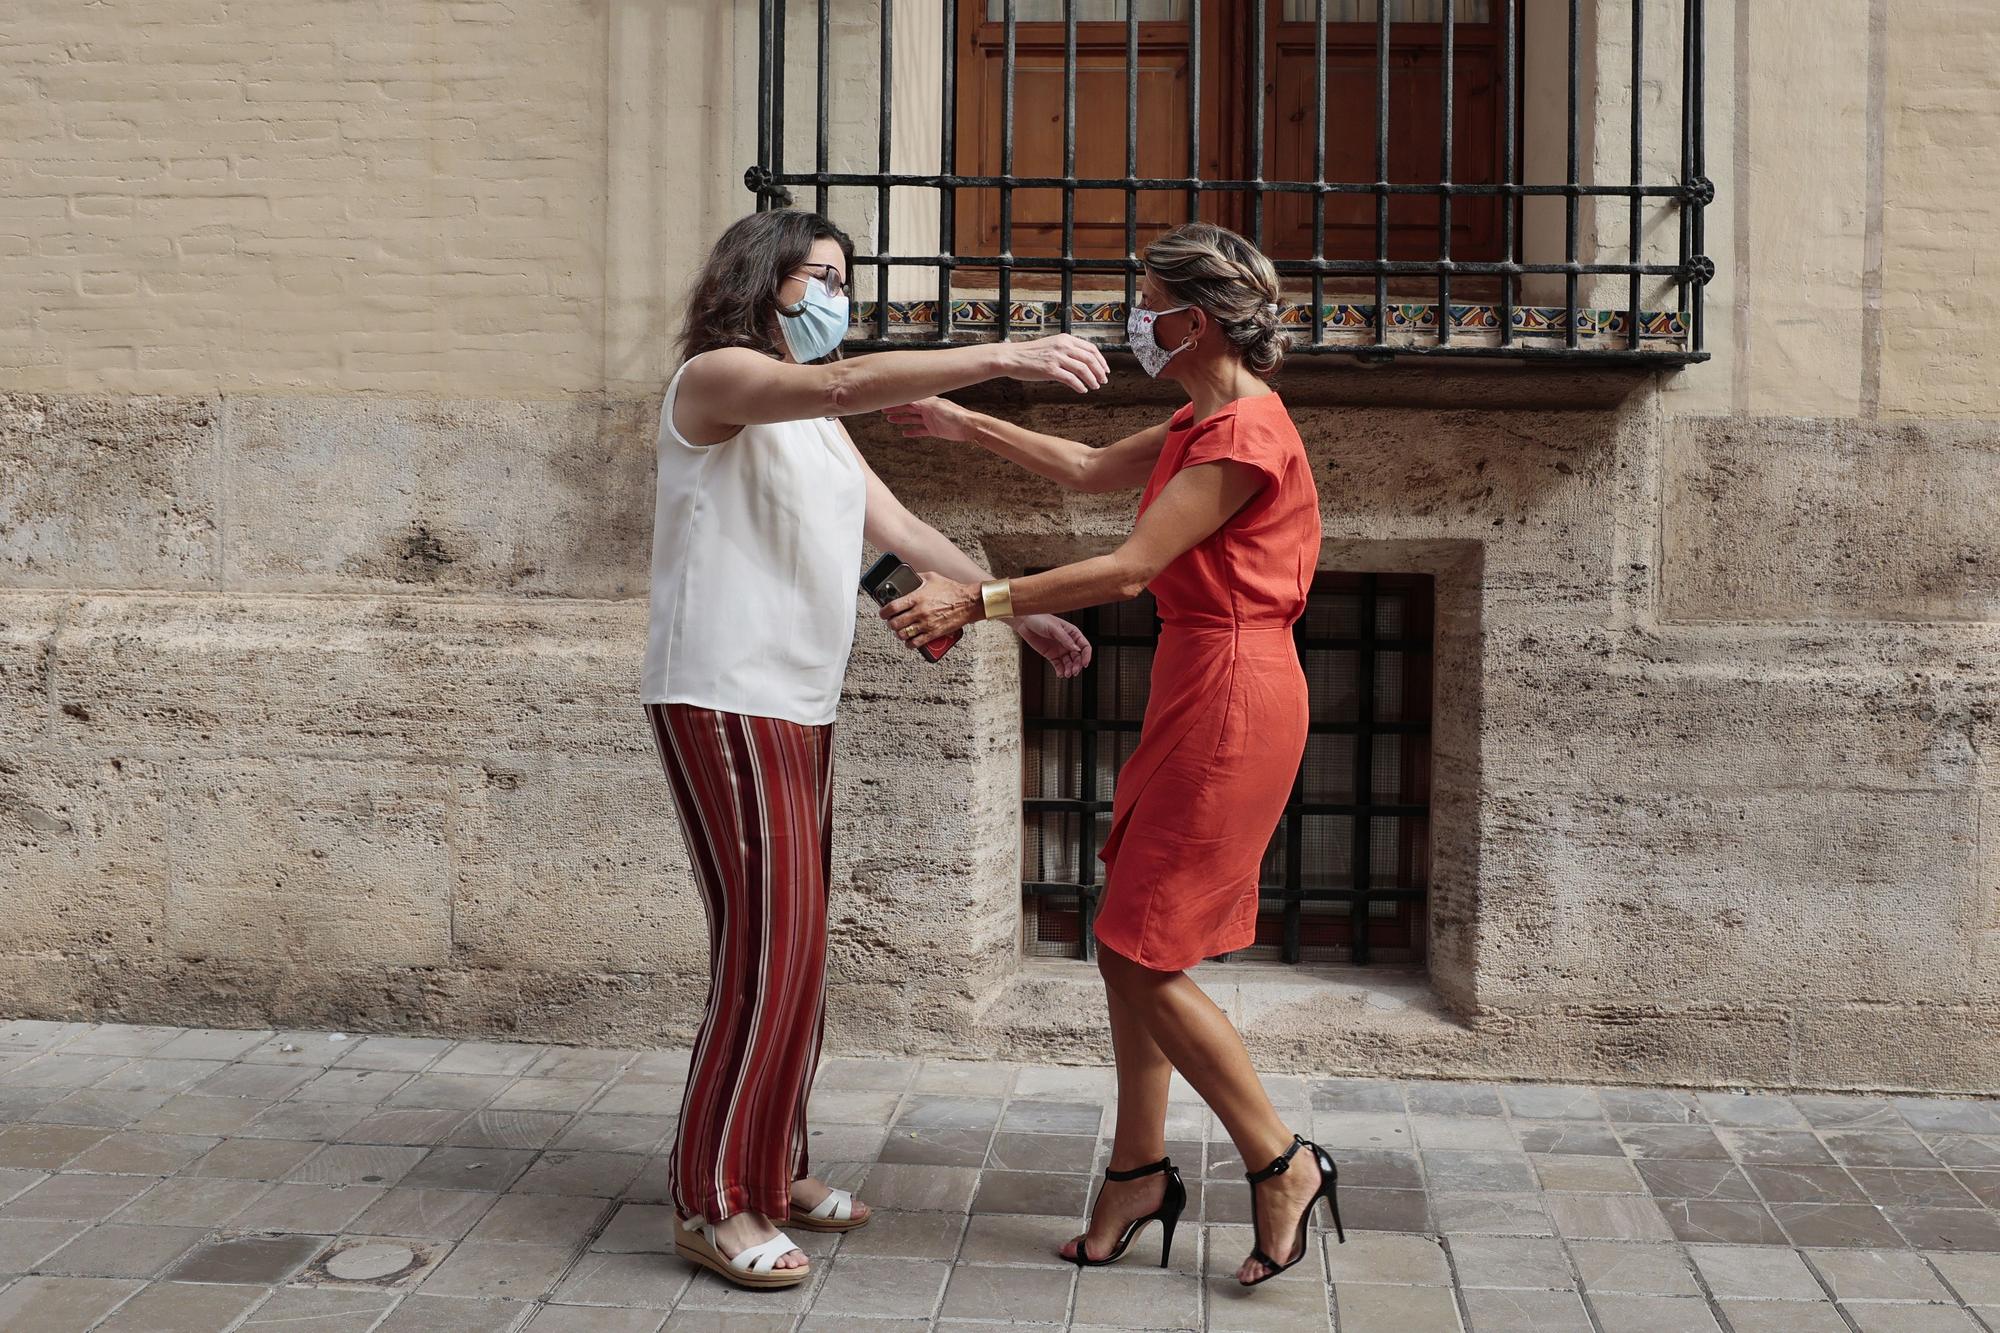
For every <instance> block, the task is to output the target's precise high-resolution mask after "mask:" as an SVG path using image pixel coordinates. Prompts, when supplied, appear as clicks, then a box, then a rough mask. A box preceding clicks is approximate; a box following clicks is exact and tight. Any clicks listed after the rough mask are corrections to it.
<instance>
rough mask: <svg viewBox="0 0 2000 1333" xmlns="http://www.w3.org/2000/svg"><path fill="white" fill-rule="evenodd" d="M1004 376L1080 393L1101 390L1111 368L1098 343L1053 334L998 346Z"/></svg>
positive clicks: (1068, 334) (1072, 336) (1069, 335)
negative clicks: (1044, 382)
mask: <svg viewBox="0 0 2000 1333" xmlns="http://www.w3.org/2000/svg"><path fill="white" fill-rule="evenodd" d="M994 350H995V351H996V352H997V353H999V356H1000V373H1001V374H1002V375H1005V376H1006V377H1007V378H1009V379H1016V380H1054V381H1056V382H1057V383H1058V384H1067V385H1069V387H1070V388H1072V389H1075V390H1076V391H1077V392H1078V393H1088V392H1089V391H1090V390H1092V389H1101V388H1103V387H1104V383H1105V381H1106V380H1109V379H1110V378H1111V367H1110V365H1109V364H1108V363H1107V362H1106V361H1105V359H1104V353H1103V352H1100V351H1099V350H1098V349H1097V344H1096V343H1092V342H1085V341H1084V340H1083V339H1081V338H1079V337H1077V336H1076V335H1075V334H1071V333H1053V334H1050V335H1049V336H1048V337H1046V338H1030V339H1028V340H1027V341H1026V342H1010V343H998V344H996V345H995V347H994Z"/></svg>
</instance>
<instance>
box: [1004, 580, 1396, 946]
mask: <svg viewBox="0 0 2000 1333" xmlns="http://www.w3.org/2000/svg"><path fill="white" fill-rule="evenodd" d="M1431 595H1432V588H1431V581H1430V579H1429V578H1428V577H1425V576H1421V575H1397V574H1321V575H1320V576H1319V577H1318V578H1316V579H1315V580H1314V583H1313V589H1312V594H1311V597H1310V599H1309V600H1308V603H1307V608H1306V614H1305V616H1304V618H1303V619H1301V620H1300V621H1299V623H1298V625H1297V627H1296V628H1295V629H1294V631H1293V633H1294V637H1295V640H1296V642H1297V644H1298V648H1299V659H1300V662H1301V665H1302V666H1303V667H1304V669H1305V673H1306V683H1307V689H1308V693H1309V696H1310V698H1311V707H1312V712H1311V723H1310V728H1309V731H1308V735H1307V741H1306V753H1305V757H1304V759H1303V761H1302V762H1301V763H1300V765H1299V772H1298V776H1297V777H1296V779H1295V780H1294V782H1293V787H1292V795H1291V799H1290V801H1289V802H1288V803H1287V805H1286V808H1285V815H1284V819H1283V820H1282V822H1281V823H1280V824H1279V826H1278V828H1277V831H1276V832H1275V833H1274V834H1273V835H1272V838H1271V843H1270V846H1269V848H1268V850H1267V851H1266V852H1265V855H1264V862H1263V868H1262V872H1261V875H1260V886H1261V887H1260V891H1259V898H1260V903H1259V912H1258V926H1257V941H1256V943H1255V944H1254V945H1252V946H1251V947H1250V948H1248V949H1244V950H1241V951H1239V952H1238V953H1237V954H1236V955H1233V956H1235V957H1238V958H1245V959H1272V960H1276V961H1281V962H1287V963H1298V962H1307V963H1332V962H1353V963H1368V962H1371V961H1376V962H1393V963H1419V962H1421V961H1422V960H1423V957H1424V940H1425V937H1426V931H1427V924H1426V917H1425V910H1424V908H1425V899H1426V889H1427V886H1428V884H1429V878H1430V733H1431V633H1432V630H1431V626H1432V614H1431ZM1072 618H1073V619H1075V620H1076V621H1077V623H1078V625H1079V627H1080V628H1081V629H1083V631H1084V632H1085V633H1086V634H1088V635H1089V636H1090V639H1091V642H1092V643H1093V644H1094V645H1095V646H1096V654H1095V657H1094V659H1093V661H1092V663H1091V665H1090V666H1089V667H1087V668H1085V670H1084V672H1083V673H1082V674H1081V675H1079V676H1077V677H1076V678H1074V679H1072V680H1068V681H1065V680H1061V679H1059V678H1058V677H1057V676H1056V675H1055V673H1054V672H1053V671H1052V670H1050V669H1049V668H1048V665H1047V663H1045V662H1043V661H1042V659H1041V658H1040V657H1038V656H1036V655H1035V654H1033V653H1032V652H1026V651H1025V650H1024V654H1023V659H1022V673H1021V679H1022V727H1023V771H1022V860H1021V864H1022V885H1021V889H1022V895H1023V908H1024V911H1023V918H1024V922H1025V933H1026V947H1027V952H1028V953H1029V954H1030V955H1033V956H1041V957H1057V958H1089V957H1091V956H1093V953H1094V946H1093V943H1092V939H1091V925H1092V919H1093V917H1094V914H1095V912H1096V907H1097V895H1098V892H1099V889H1100V887H1101V886H1100V882H1099V878H1098V871H1099V865H1098V861H1097V851H1098V849H1099V848H1100V847H1102V846H1103V844H1104V839H1105V836H1106V835H1107V834H1108V833H1109V831H1110V827H1111V807H1112V793H1113V790H1114V787H1115V784H1116V781H1117V775H1118V772H1119V770H1120V769H1121V768H1122V767H1123V766H1124V764H1125V761H1126V760H1127V759H1129V758H1130V757H1131V755H1132V751H1133V749H1134V748H1135V747H1136V745H1137V744H1138V739H1139V727H1140V722H1141V719H1142V718H1143V717H1144V715H1145V708H1146V695H1147V686H1148V682H1149V676H1150V674H1151V670H1152V658H1153V649H1154V645H1155V644H1156V643H1157V642H1158V639H1159V623H1158V620H1157V619H1156V617H1155V612H1154V608H1153V602H1152V599H1151V598H1150V597H1141V598H1139V599H1137V600H1136V601H1132V602H1125V603H1120V604H1117V605H1113V606H1107V607H1100V608H1096V609H1094V610H1091V611H1085V612H1081V613H1078V614H1077V615H1076V616H1074V617H1072Z"/></svg>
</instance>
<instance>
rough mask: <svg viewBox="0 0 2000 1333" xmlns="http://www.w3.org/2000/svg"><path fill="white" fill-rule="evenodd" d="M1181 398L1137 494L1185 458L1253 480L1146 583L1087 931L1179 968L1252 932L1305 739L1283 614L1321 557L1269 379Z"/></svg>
mask: <svg viewBox="0 0 2000 1333" xmlns="http://www.w3.org/2000/svg"><path fill="white" fill-rule="evenodd" d="M1193 416H1194V408H1193V405H1192V404H1190V405H1189V406H1187V407H1184V408H1182V409H1181V410H1180V411H1179V412H1177V413H1175V414H1174V417H1173V420H1172V421H1170V422H1169V423H1168V425H1167V442H1166V444H1165V446H1164V447H1163V448H1162V449H1161V450H1160V458H1159V461H1158V462H1157V463H1156V464H1155V465H1154V467H1153V475H1152V479H1151V480H1150V481H1148V482H1147V483H1146V491H1145V494H1144V496H1142V497H1141V499H1140V501H1139V512H1140V513H1141V514H1143V513H1145V512H1146V508H1147V507H1148V506H1149V505H1151V504H1152V503H1153V501H1154V500H1155V499H1156V498H1158V496H1159V494H1160V492H1161V490H1163V489H1164V488H1165V487H1166V484H1167V483H1168V482H1169V481H1171V480H1173V478H1174V475H1175V474H1176V473H1178V472H1180V471H1181V470H1182V469H1183V468H1189V467H1194V466H1197V465H1199V464H1202V463H1213V462H1218V461H1220V460H1223V459H1231V460H1234V461H1236V462H1238V463H1244V464H1248V465H1249V466H1251V467H1253V468H1255V469H1257V471H1258V472H1260V473H1262V474H1263V476H1264V486H1263V488H1262V489H1261V490H1259V491H1258V492H1257V494H1256V495H1255V496H1253V497H1251V499H1250V501H1249V503H1247V504H1246V505H1244V506H1243V508H1242V509H1240V510H1238V511H1237V512H1236V514H1235V515H1233V516H1232V517H1231V518H1230V520H1229V521H1228V522H1227V523H1225V524H1223V525H1222V527H1221V528H1220V529H1219V530H1218V531H1216V532H1215V533H1213V534H1211V535H1210V536H1209V537H1208V538H1207V539H1206V540H1205V541H1203V542H1201V543H1199V544H1198V545H1196V546H1195V547H1194V548H1193V549H1192V550H1190V551H1187V552H1186V553H1185V554H1183V555H1181V556H1180V557H1179V558H1178V559H1176V560H1175V561H1174V562H1173V563H1172V564H1170V565H1168V566H1167V567H1166V568H1165V569H1163V570H1161V571H1160V573H1159V575H1158V576H1157V577H1155V578H1154V579H1153V581H1152V583H1150V584H1149V585H1148V588H1149V590H1150V591H1151V592H1152V593H1153V595H1154V597H1155V598H1156V599H1157V600H1158V602H1159V609H1160V620H1161V629H1160V643H1159V647H1158V649H1157V650H1156V652H1155V653H1154V656H1153V674H1152V687H1151V693H1150V695H1149V696H1148V698H1147V702H1146V720H1145V725H1144V727H1143V728H1142V730H1141V733H1140V737H1139V745H1138V748H1137V749H1135V750H1134V751H1133V753H1132V757H1131V759H1129V760H1127V761H1126V763H1125V766H1124V768H1123V769H1121V770H1120V772H1119V774H1118V789H1117V794H1116V795H1115V797H1114V798H1113V801H1112V818H1111V832H1110V835H1109V836H1108V837H1107V838H1106V839H1105V843H1104V850H1103V851H1101V852H1099V853H1098V857H1099V859H1101V860H1102V861H1103V862H1104V865H1105V877H1104V896H1103V900H1102V902H1101V904H1100V905H1099V908H1098V913H1097V927H1096V935H1097V940H1098V943H1099V944H1101V945H1103V946H1104V947H1105V948H1107V949H1110V950H1111V951H1112V952H1114V953H1117V954H1121V955H1123V956H1124V957H1126V958H1129V959H1132V960H1133V961H1134V962H1137V963H1141V964H1143V965H1144V966H1146V967H1150V968H1155V969H1158V970H1160V971H1166V972H1177V971H1180V970H1182V969H1184V968H1188V967H1192V966H1194V965H1195V964H1196V963H1198V962H1200V961H1201V960H1202V959H1204V958H1207V957H1210V956H1212V955H1214V954H1219V953H1226V952H1228V951H1229V950H1231V949H1241V948H1243V947H1245V946H1247V945H1249V944H1250V943H1251V942H1252V940H1253V939H1254V938H1255V937H1256V932H1257V880H1258V869H1259V866H1260V865H1261V864H1262V862H1263V859H1264V850H1265V848H1266V847H1267V846H1268V845H1269V844H1270V841H1271V834H1272V831H1273V830H1275V829H1276V828H1277V826H1278V821H1279V819H1280V818H1282V817H1283V815H1284V811H1285V802H1286V800H1287V799H1288V798H1289V796H1290V795H1291V790H1292V782H1293V779H1294V778H1295V777H1296V776H1297V775H1298V770H1299V760H1300V758H1301V757H1302V756H1303V755H1304V753H1305V745H1306V721H1307V705H1306V679H1305V673H1304V672H1303V671H1302V670H1301V669H1300V667H1299V657H1298V650H1297V648H1296V647H1295V646H1294V645H1293V642H1292V633H1291V627H1292V625H1293V624H1294V622H1296V621H1297V620H1298V618H1299V617H1300V616H1301V615H1303V614H1304V613H1305V606H1306V593H1307V591H1308V589H1309V588H1310V587H1311V584H1312V576H1313V570H1314V569H1315V568H1316V567H1317V566H1318V564H1319V544H1320V524H1319V493H1318V491H1317V490H1316V489H1315V488H1314V486H1313V479H1312V468H1311V465H1310V464H1309V463H1308V462H1307V461H1306V453H1305V445H1304V444H1303V443H1302V442H1301V441H1300V439H1299V433H1298V430H1297V428H1296V427H1294V426H1293V425H1292V419H1291V417H1290V415H1289V414H1287V413H1286V411H1285V405H1284V404H1283V403H1282V402H1281V401H1279V398H1278V395H1277V394H1275V393H1273V394H1267V395H1264V396H1262V397H1257V398H1242V399H1238V400H1237V401H1236V402H1233V403H1231V404H1229V406H1227V407H1225V408H1223V409H1222V410H1221V411H1220V412H1217V413H1216V414H1215V415H1214V416H1212V417H1209V418H1208V419H1206V420H1205V421H1202V422H1199V423H1196V422H1195V421H1194V420H1193Z"/></svg>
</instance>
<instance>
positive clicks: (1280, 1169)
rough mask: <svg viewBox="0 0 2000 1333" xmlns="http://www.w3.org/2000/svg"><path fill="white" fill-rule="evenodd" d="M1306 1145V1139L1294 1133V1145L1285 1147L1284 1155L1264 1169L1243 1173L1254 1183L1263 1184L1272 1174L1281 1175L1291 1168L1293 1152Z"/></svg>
mask: <svg viewBox="0 0 2000 1333" xmlns="http://www.w3.org/2000/svg"><path fill="white" fill-rule="evenodd" d="M1305 1146H1306V1141H1305V1140H1304V1139H1302V1138H1300V1137H1299V1136H1298V1135H1296V1134H1294V1135H1292V1146H1291V1147H1289V1148H1287V1149H1285V1151H1284V1155H1283V1156H1281V1157H1279V1158H1278V1159H1277V1160H1275V1161H1273V1162H1272V1163H1271V1164H1270V1165H1269V1166H1267V1167H1265V1168H1264V1169H1263V1170H1262V1171H1246V1172H1244V1173H1243V1174H1244V1176H1245V1177H1246V1178H1247V1179H1248V1180H1249V1181H1250V1183H1251V1184H1252V1185H1261V1184H1263V1183H1264V1182H1265V1181H1267V1180H1269V1179H1270V1178H1271V1177H1272V1176H1281V1175H1283V1174H1284V1173H1285V1172H1287V1171H1289V1170H1291V1168H1292V1154H1294V1153H1296V1152H1297V1151H1298V1150H1299V1149H1301V1148H1303V1147H1305Z"/></svg>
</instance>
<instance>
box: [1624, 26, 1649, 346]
mask: <svg viewBox="0 0 2000 1333" xmlns="http://www.w3.org/2000/svg"><path fill="white" fill-rule="evenodd" d="M1645 106H1646V5H1645V0H1632V159H1631V166H1632V169H1631V173H1630V174H1631V177H1632V184H1634V185H1637V184H1638V183H1639V179H1640V177H1641V176H1642V175H1643V174H1644V171H1645V147H1644V145H1645V127H1646V116H1645ZM1640 210H1641V204H1640V201H1639V196H1638V195H1636V194H1635V195H1633V196H1632V204H1631V216H1630V221H1629V222H1628V223H1627V226H1628V228H1629V229H1630V231H1631V235H1630V236H1628V237H1627V238H1626V240H1627V249H1626V257H1627V258H1628V259H1630V260H1631V261H1632V263H1633V264H1634V265H1637V264H1638V262H1639V256H1640V255H1641V254H1643V253H1644V249H1645V247H1644V246H1642V245H1641V244H1640V236H1639V233H1640V229H1641V228H1642V227H1643V226H1644V225H1645V218H1644V216H1643V214H1642V213H1641V211H1640ZM1627 296H1628V297H1629V300H1628V302H1627V304H1628V305H1629V307H1630V308H1629V309H1628V310H1627V311H1626V313H1625V317H1626V323H1627V324H1629V325H1630V327H1629V328H1627V329H1626V331H1625V336H1626V338H1627V346H1630V347H1633V348H1637V347H1638V346H1639V299H1640V290H1639V271H1638V269H1637V268H1636V267H1635V268H1634V269H1633V270H1632V288H1631V291H1630V292H1628V293H1627Z"/></svg>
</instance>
